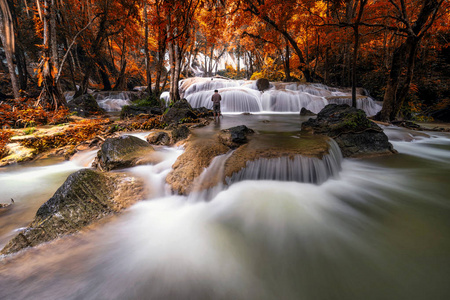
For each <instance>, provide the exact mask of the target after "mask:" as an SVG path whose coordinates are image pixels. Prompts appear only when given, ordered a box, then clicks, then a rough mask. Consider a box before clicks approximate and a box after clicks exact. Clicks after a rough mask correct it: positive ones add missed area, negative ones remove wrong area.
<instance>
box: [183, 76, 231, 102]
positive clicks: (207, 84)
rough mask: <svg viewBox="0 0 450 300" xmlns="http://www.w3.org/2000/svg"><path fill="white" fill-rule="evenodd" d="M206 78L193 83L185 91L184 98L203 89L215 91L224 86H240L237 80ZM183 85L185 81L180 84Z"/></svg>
mask: <svg viewBox="0 0 450 300" xmlns="http://www.w3.org/2000/svg"><path fill="white" fill-rule="evenodd" d="M204 79H206V80H202V81H200V82H195V83H193V84H191V85H190V86H189V87H188V88H187V89H186V90H185V91H184V98H186V97H188V96H189V95H191V94H194V93H197V92H201V91H214V90H218V89H222V88H228V87H238V86H239V85H240V84H239V82H237V81H235V80H225V79H215V78H204ZM208 79H209V80H208ZM180 85H181V86H183V83H181V84H180Z"/></svg>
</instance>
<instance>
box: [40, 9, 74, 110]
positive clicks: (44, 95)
mask: <svg viewBox="0 0 450 300" xmlns="http://www.w3.org/2000/svg"><path fill="white" fill-rule="evenodd" d="M52 9H53V7H52V6H51V5H49V4H48V2H47V1H45V2H44V53H43V54H44V55H43V61H42V69H41V70H42V83H43V89H42V92H41V94H40V95H39V99H38V104H40V105H42V106H44V108H46V109H51V110H58V109H59V108H60V107H61V106H66V105H67V102H66V98H65V97H64V94H63V93H62V91H61V88H60V87H59V85H58V82H55V80H54V78H53V74H52V71H53V59H52V56H51V51H52V48H51V42H52V41H51V36H50V35H51V32H50V30H51V28H50V19H51V10H52Z"/></svg>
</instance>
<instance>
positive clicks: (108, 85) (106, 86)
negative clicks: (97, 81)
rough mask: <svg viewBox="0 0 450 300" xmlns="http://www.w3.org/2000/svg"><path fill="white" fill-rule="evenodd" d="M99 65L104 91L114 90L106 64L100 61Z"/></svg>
mask: <svg viewBox="0 0 450 300" xmlns="http://www.w3.org/2000/svg"><path fill="white" fill-rule="evenodd" d="M97 65H98V72H99V73H100V77H101V78H102V82H103V90H104V91H110V90H112V87H111V81H110V80H109V76H108V73H107V69H106V66H105V64H104V63H103V62H102V61H101V60H100V61H98V62H97Z"/></svg>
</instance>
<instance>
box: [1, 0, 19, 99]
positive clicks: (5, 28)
mask: <svg viewBox="0 0 450 300" xmlns="http://www.w3.org/2000/svg"><path fill="white" fill-rule="evenodd" d="M0 4H1V13H0V38H1V40H2V44H3V48H4V50H5V55H6V63H7V64H8V71H9V76H10V78H11V86H12V90H13V95H14V98H19V97H20V94H19V85H18V83H17V76H16V70H15V66H14V61H13V52H14V29H13V21H12V17H11V13H10V10H9V6H8V3H7V2H6V1H1V2H0Z"/></svg>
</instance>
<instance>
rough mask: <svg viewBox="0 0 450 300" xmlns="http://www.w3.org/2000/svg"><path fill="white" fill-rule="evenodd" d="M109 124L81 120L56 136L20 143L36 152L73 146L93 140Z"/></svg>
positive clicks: (107, 122) (100, 121) (102, 121)
mask: <svg viewBox="0 0 450 300" xmlns="http://www.w3.org/2000/svg"><path fill="white" fill-rule="evenodd" d="M109 123H110V121H109V119H92V120H82V121H80V122H77V123H74V124H72V126H71V127H69V128H67V129H66V130H64V131H63V132H60V133H58V134H55V135H44V136H37V137H36V138H32V139H26V140H22V141H21V142H20V143H21V144H22V145H23V146H25V147H28V148H33V149H36V150H37V151H38V152H43V151H45V150H48V149H51V148H60V147H64V146H68V145H73V146H75V145H77V144H79V143H81V142H84V141H87V140H90V139H92V138H94V137H95V136H96V135H98V133H99V131H100V130H101V129H102V127H103V125H107V124H109Z"/></svg>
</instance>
